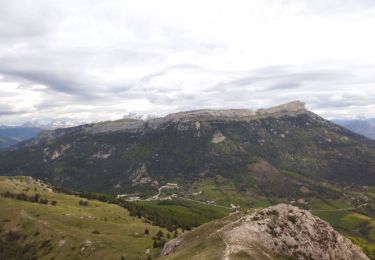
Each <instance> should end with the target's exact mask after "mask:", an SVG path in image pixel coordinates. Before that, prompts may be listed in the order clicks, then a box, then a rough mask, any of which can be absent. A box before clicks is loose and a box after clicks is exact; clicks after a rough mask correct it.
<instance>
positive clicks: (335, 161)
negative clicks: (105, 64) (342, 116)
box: [0, 101, 375, 205]
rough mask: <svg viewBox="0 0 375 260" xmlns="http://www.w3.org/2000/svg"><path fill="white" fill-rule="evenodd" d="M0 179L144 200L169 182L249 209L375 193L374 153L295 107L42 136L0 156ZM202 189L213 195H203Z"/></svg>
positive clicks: (128, 122) (195, 114) (191, 115)
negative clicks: (250, 204) (254, 202)
mask: <svg viewBox="0 0 375 260" xmlns="http://www.w3.org/2000/svg"><path fill="white" fill-rule="evenodd" d="M0 172H1V174H3V175H32V176H35V177H37V178H42V179H46V180H48V181H49V182H51V183H52V184H54V185H59V186H63V187H65V188H70V189H74V190H87V191H96V192H105V193H115V194H123V193H135V192H137V193H139V194H140V196H145V197H147V196H151V195H155V194H157V192H158V188H160V187H161V186H163V185H165V184H166V183H167V182H175V183H178V184H179V186H180V187H181V189H182V190H184V189H185V190H184V192H185V193H199V191H203V192H202V193H201V194H202V195H201V196H202V199H211V200H212V199H215V200H217V198H218V196H219V194H217V193H216V194H214V195H212V196H211V197H210V195H209V194H213V192H215V189H219V190H221V191H222V192H221V194H224V195H223V196H226V198H227V201H229V197H230V196H232V195H233V196H237V197H238V194H240V193H241V196H240V197H244V198H248V199H249V198H254V197H256V196H263V197H266V198H288V199H292V198H301V197H303V196H306V195H309V194H310V195H311V194H312V195H314V194H319V195H320V196H323V197H324V196H325V197H326V198H337V196H340V191H338V190H337V189H336V188H332V187H331V186H330V184H332V183H333V184H335V185H338V186H340V187H345V186H347V185H352V184H354V185H374V184H375V143H374V141H371V140H369V139H366V138H364V137H362V136H359V135H357V134H354V133H352V132H350V131H348V130H346V129H344V128H342V127H340V126H338V125H335V124H333V123H331V122H329V121H327V120H324V119H323V118H321V117H319V116H317V115H316V114H314V113H312V112H310V111H308V110H306V109H305V107H304V104H303V103H302V102H299V101H296V102H292V103H288V104H284V105H280V106H277V107H273V108H269V109H259V110H256V111H253V110H246V109H233V110H197V111H189V112H181V113H176V114H171V115H168V116H166V117H163V118H156V119H150V120H147V121H142V120H136V119H124V120H119V121H111V122H102V123H98V124H90V125H82V126H78V127H73V128H66V129H57V130H54V131H45V132H43V133H41V134H40V135H39V136H38V137H37V138H34V139H32V140H31V141H28V142H26V143H23V144H21V145H20V146H19V147H18V148H16V149H14V150H12V151H7V152H3V153H0ZM208 187H215V188H212V189H211V188H210V189H211V191H212V192H211V193H210V192H205V189H207V188H208ZM223 187H225V188H223ZM230 192H231V193H232V195H230V194H229V193H230ZM236 194H237V195H236ZM233 196H232V197H233ZM227 205H229V204H227Z"/></svg>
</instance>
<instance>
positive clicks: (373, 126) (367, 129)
mask: <svg viewBox="0 0 375 260" xmlns="http://www.w3.org/2000/svg"><path fill="white" fill-rule="evenodd" d="M332 121H333V122H335V123H336V124H338V125H341V126H343V127H345V128H347V129H349V130H350V131H353V132H355V133H358V134H361V135H364V136H366V137H368V138H370V139H372V140H375V118H369V119H333V120H332Z"/></svg>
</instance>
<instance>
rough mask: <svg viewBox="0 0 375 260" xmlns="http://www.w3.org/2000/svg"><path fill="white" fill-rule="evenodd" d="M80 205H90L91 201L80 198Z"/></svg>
mask: <svg viewBox="0 0 375 260" xmlns="http://www.w3.org/2000/svg"><path fill="white" fill-rule="evenodd" d="M79 205H80V206H84V207H85V206H88V205H89V203H88V201H87V200H80V201H79Z"/></svg>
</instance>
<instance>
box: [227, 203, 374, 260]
mask: <svg viewBox="0 0 375 260" xmlns="http://www.w3.org/2000/svg"><path fill="white" fill-rule="evenodd" d="M222 231H223V234H224V237H223V240H224V242H225V244H226V245H227V246H226V252H225V255H227V256H230V255H231V254H234V253H236V252H240V251H244V252H247V253H248V254H249V255H251V254H252V250H254V246H255V245H257V246H260V247H261V248H265V249H267V250H269V251H272V252H274V253H276V254H280V255H286V256H290V257H292V258H295V259H317V260H318V259H332V260H333V259H342V260H360V259H368V257H367V256H366V255H365V254H364V253H363V252H362V251H361V250H360V249H359V248H358V247H356V246H355V245H353V244H352V242H351V241H350V240H348V239H346V238H345V237H343V236H342V235H341V234H339V233H338V232H337V231H335V230H334V229H333V228H332V227H331V226H330V225H329V224H328V223H326V222H325V221H323V220H321V219H320V218H318V217H315V216H313V215H312V214H311V213H310V212H309V211H306V210H301V209H299V208H297V207H293V206H291V205H286V204H279V205H276V206H273V207H269V208H266V209H263V210H259V211H256V212H254V213H252V214H250V215H246V216H244V217H242V218H240V219H239V220H238V221H237V222H235V223H233V224H229V225H227V226H225V227H224V228H223V229H222ZM258 249H259V248H258ZM228 259H230V257H229V258H228Z"/></svg>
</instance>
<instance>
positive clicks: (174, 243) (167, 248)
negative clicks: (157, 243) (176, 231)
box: [161, 237, 182, 256]
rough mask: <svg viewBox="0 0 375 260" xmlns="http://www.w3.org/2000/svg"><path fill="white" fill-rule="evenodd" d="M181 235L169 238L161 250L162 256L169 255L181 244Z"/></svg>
mask: <svg viewBox="0 0 375 260" xmlns="http://www.w3.org/2000/svg"><path fill="white" fill-rule="evenodd" d="M181 242H182V237H177V238H175V239H172V240H169V241H168V242H167V243H166V244H165V245H164V248H163V250H162V251H161V255H162V256H166V255H169V254H171V253H173V252H174V251H175V250H176V248H177V247H178V246H179V245H180V244H181Z"/></svg>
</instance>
